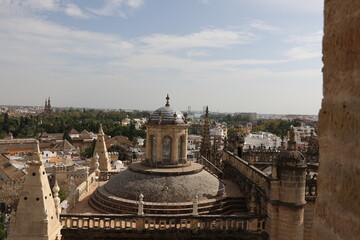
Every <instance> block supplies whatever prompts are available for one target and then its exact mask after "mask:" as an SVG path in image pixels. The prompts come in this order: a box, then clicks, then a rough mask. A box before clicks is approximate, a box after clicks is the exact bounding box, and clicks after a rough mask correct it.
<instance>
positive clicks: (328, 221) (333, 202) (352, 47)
mask: <svg viewBox="0 0 360 240" xmlns="http://www.w3.org/2000/svg"><path fill="white" fill-rule="evenodd" d="M324 18H325V26H324V38H323V55H324V57H323V62H324V68H323V77H324V87H323V93H324V98H323V101H322V108H321V110H320V114H319V137H320V138H319V142H320V166H319V178H318V189H319V191H318V198H317V202H316V213H315V215H316V216H315V219H314V227H313V239H343V240H345V239H346V240H352V239H354V240H355V239H359V236H360V190H359V185H360V147H359V146H360V41H359V39H360V1H359V0H325V12H324Z"/></svg>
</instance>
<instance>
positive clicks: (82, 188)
mask: <svg viewBox="0 0 360 240" xmlns="http://www.w3.org/2000/svg"><path fill="white" fill-rule="evenodd" d="M95 181H96V174H95V172H93V173H91V174H90V175H89V176H88V177H87V179H86V180H85V181H83V182H82V183H81V184H80V185H79V186H78V187H77V188H75V190H74V191H73V192H71V193H70V194H69V195H68V197H67V198H66V199H65V200H64V201H63V202H61V204H60V205H61V206H62V209H61V212H62V213H66V212H68V211H70V210H71V209H72V208H74V207H75V206H76V203H77V202H79V201H81V200H82V199H83V197H84V195H85V194H86V193H87V192H88V191H89V186H90V185H92V184H94V183H95Z"/></svg>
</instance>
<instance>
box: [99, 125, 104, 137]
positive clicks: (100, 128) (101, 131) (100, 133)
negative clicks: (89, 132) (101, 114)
mask: <svg viewBox="0 0 360 240" xmlns="http://www.w3.org/2000/svg"><path fill="white" fill-rule="evenodd" d="M98 135H105V133H104V131H103V127H102V124H100V127H99V133H98Z"/></svg>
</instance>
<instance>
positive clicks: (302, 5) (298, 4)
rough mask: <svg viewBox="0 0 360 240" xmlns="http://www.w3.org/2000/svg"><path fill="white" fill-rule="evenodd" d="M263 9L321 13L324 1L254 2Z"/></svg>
mask: <svg viewBox="0 0 360 240" xmlns="http://www.w3.org/2000/svg"><path fill="white" fill-rule="evenodd" d="M252 1H254V2H257V3H258V5H260V6H262V7H264V6H265V7H266V6H269V7H271V8H277V9H281V10H285V11H287V12H289V11H291V12H296V13H301V12H304V11H306V12H321V11H323V9H324V1H320V0H292V1H289V0H252Z"/></svg>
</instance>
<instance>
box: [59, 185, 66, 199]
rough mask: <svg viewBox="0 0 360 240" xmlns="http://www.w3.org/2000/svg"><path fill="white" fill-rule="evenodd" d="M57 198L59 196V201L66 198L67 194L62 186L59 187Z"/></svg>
mask: <svg viewBox="0 0 360 240" xmlns="http://www.w3.org/2000/svg"><path fill="white" fill-rule="evenodd" d="M59 198H60V202H62V201H64V200H65V199H66V198H67V194H66V191H65V190H64V188H60V190H59Z"/></svg>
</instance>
